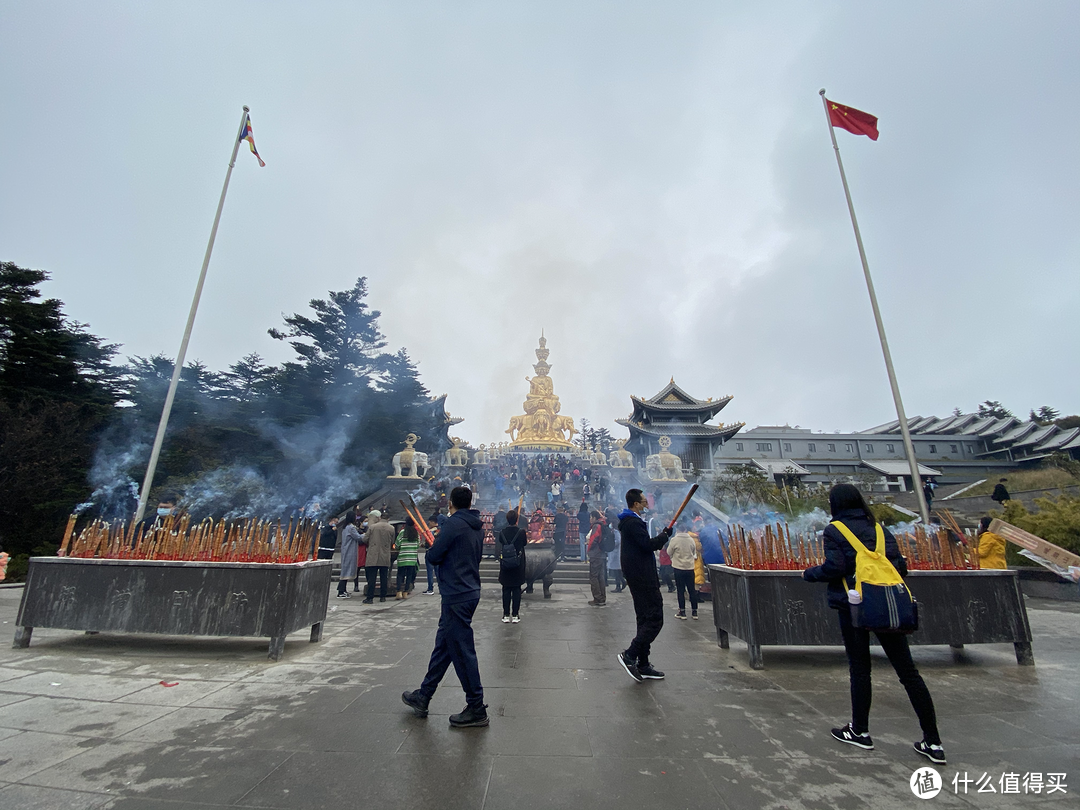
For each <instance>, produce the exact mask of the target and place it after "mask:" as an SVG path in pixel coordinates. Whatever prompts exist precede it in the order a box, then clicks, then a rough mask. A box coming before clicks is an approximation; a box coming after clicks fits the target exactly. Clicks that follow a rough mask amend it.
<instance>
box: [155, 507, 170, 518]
mask: <svg viewBox="0 0 1080 810" xmlns="http://www.w3.org/2000/svg"><path fill="white" fill-rule="evenodd" d="M157 513H158V517H168V516H169V515H171V514H172V509H169V508H163V507H160V506H159V507H158V510H157Z"/></svg>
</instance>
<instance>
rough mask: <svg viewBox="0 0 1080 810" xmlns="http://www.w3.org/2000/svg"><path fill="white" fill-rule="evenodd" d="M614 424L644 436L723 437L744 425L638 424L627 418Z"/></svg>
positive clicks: (731, 434) (732, 433)
mask: <svg viewBox="0 0 1080 810" xmlns="http://www.w3.org/2000/svg"><path fill="white" fill-rule="evenodd" d="M615 422H616V424H619V425H622V426H623V427H626V428H629V430H630V432H631V433H632V434H633V433H642V434H644V435H646V436H694V437H698V436H700V437H710V436H716V437H723V436H734V435H735V434H736V433H738V432H739V431H740V430H742V429H743V427H745V423H744V422H736V423H735V424H732V425H695V424H691V423H680V422H670V423H666V424H662V425H639V424H638V423H637V422H632V421H631V420H629V419H616V420H615Z"/></svg>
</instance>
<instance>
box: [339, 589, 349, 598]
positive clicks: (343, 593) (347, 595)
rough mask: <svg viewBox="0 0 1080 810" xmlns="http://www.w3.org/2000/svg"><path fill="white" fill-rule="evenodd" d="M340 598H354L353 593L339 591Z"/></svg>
mask: <svg viewBox="0 0 1080 810" xmlns="http://www.w3.org/2000/svg"><path fill="white" fill-rule="evenodd" d="M337 598H338V599H352V594H351V593H349V592H348V591H338V595H337Z"/></svg>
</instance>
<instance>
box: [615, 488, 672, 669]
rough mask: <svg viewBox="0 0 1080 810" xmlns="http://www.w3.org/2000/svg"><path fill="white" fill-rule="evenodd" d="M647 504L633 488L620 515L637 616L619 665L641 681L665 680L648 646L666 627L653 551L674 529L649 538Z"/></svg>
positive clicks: (625, 571)
mask: <svg viewBox="0 0 1080 810" xmlns="http://www.w3.org/2000/svg"><path fill="white" fill-rule="evenodd" d="M647 505H648V502H647V501H646V499H645V495H644V494H643V493H642V491H641V490H640V489H631V490H630V491H628V492H627V493H626V506H627V507H628V508H626V509H624V510H623V511H622V512H620V513H619V534H620V535H621V536H622V555H621V562H622V572H623V578H624V579H625V580H626V585H627V587H628V588H630V596H631V597H633V599H634V615H635V616H636V617H637V635H636V636H634V640H633V641H631V642H630V646H629V647H627V648H626V651H625V652H621V653H619V663H620V664H622V665H623V669H625V670H626V671H627V672H628V673H629V674H630V677H631V678H633V679H634V680H635V681H639V682H640V681H643V680H645V679H646V678H648V679H650V680H660V679H662V678H663V677H664V673H663V672H661V671H660V670H658V669H656V668H655V667H653V665H652V664H650V663H649V647H650V645H651V644H652V643H653V641H654V640H655V639H656V637H657V636H658V635H660V628H661V627H663V626H664V597H662V596H661V595H660V578H659V577H658V576H657V574H656V557H654V556H653V552H655V551H657V550H658V549H660V548H662V547H663V545H664V544H665V543H666V542H667V541H668V540H669V539H671V530H670V529H668V528H667V527H665V528H664V529H663V530H661V532H660V534H658V535H657V536H656V537H649V529H648V527H647V526H646V525H645V521H644V520H642V519H641V514H642V513H643V512H644V511H645V507H646V506H647Z"/></svg>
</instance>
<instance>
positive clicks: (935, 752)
mask: <svg viewBox="0 0 1080 810" xmlns="http://www.w3.org/2000/svg"><path fill="white" fill-rule="evenodd" d="M914 747H915V752H916V753H918V754H922V755H923V756H924V757H926V758H927V759H928V760H930V761H931V762H933V763H934V764H935V765H944V764H946V763H945V750H944V749H943V748H942V747H941V746H940V745H930V743H928V742H927V741H926V740H921V741H919V742H917V743H915V746H914Z"/></svg>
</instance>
